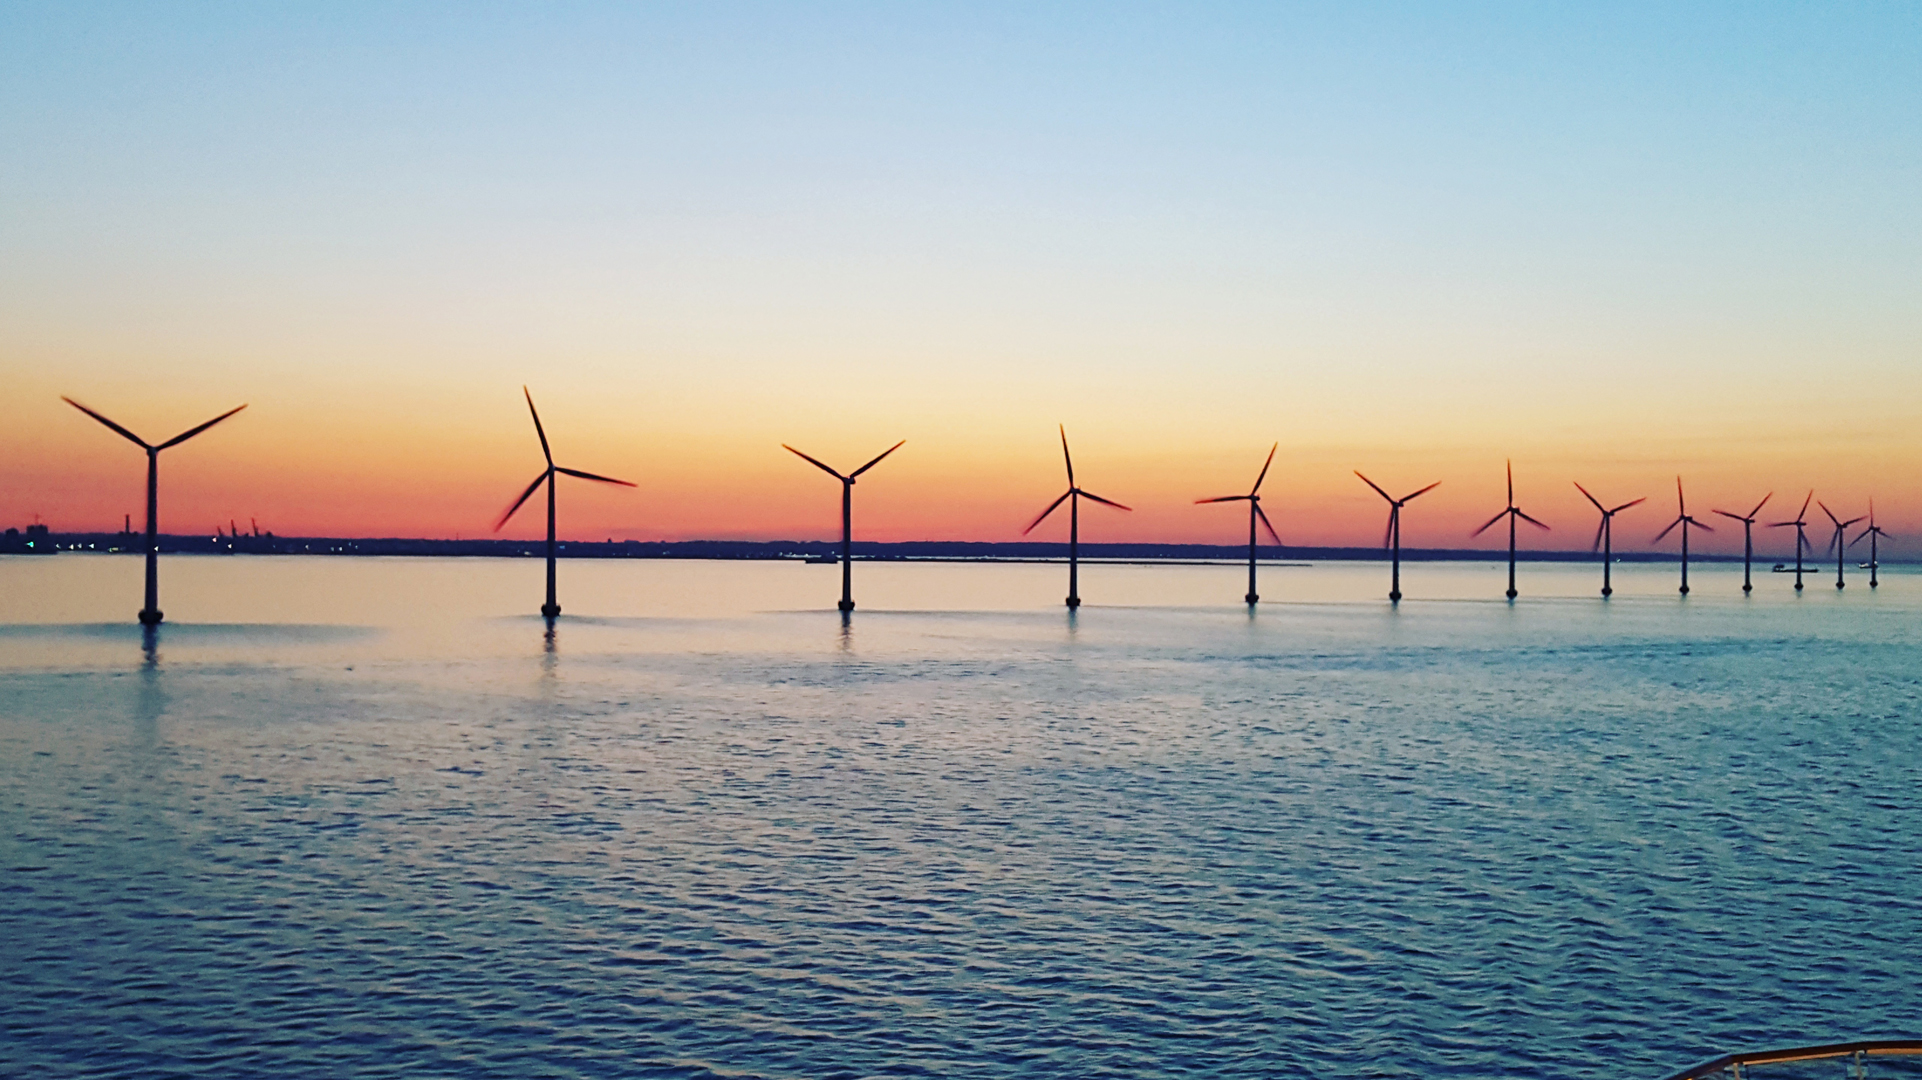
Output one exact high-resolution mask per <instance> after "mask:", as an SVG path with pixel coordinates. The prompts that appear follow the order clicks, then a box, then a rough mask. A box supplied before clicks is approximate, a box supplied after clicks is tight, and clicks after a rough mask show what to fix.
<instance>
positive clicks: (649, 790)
mask: <svg viewBox="0 0 1922 1080" xmlns="http://www.w3.org/2000/svg"><path fill="white" fill-rule="evenodd" d="M859 569H861V570H862V571H864V573H863V575H862V576H861V577H860V578H859V579H858V581H857V585H858V586H859V587H861V588H862V589H865V590H866V592H865V593H864V594H863V595H864V596H867V597H870V598H871V599H864V600H863V607H862V609H860V610H858V611H857V612H855V614H854V617H853V619H852V620H851V621H850V623H849V625H847V626H845V627H844V626H843V625H842V622H841V620H840V619H839V617H838V616H837V615H836V614H835V613H833V612H831V611H828V610H824V608H826V607H827V606H828V605H831V602H832V599H833V596H834V593H835V590H836V588H837V587H838V572H837V571H835V570H834V569H833V568H822V567H802V566H787V565H780V566H769V565H740V564H618V563H614V564H602V565H596V566H576V565H573V564H569V565H566V566H563V568H562V570H563V596H562V599H563V603H564V604H567V605H569V606H568V610H569V613H570V614H569V615H568V616H567V617H564V618H563V620H562V621H561V623H560V625H559V627H558V628H557V630H556V631H555V633H554V634H553V636H552V637H551V638H550V637H548V636H547V635H546V634H545V633H544V628H543V626H542V624H541V622H540V620H538V619H534V618H528V617H526V616H525V614H523V612H524V611H525V610H526V609H528V608H531V607H532V606H534V605H535V604H538V602H539V599H540V597H539V592H538V590H539V569H538V565H537V564H535V563H531V562H522V561H489V560H352V559H335V560H326V559H217V558H206V559H200V560H193V559H177V560H172V561H170V562H169V564H168V566H167V570H166V575H167V576H166V578H165V580H164V584H163V591H164V595H163V600H164V601H165V603H164V604H163V606H165V607H166V608H167V609H168V612H169V619H170V620H175V621H172V622H170V624H169V625H168V626H166V627H163V628H162V630H161V632H160V633H159V635H158V636H157V638H156V639H155V640H154V641H152V642H151V643H147V642H143V640H142V637H141V634H140V632H139V630H138V629H137V628H135V627H132V626H131V625H128V624H129V623H130V621H131V620H130V618H129V616H130V614H131V609H132V608H133V607H136V606H138V603H137V602H138V566H137V563H135V562H134V561H133V560H127V559H118V558H108V557H92V558H89V557H85V556H71V557H68V556H62V557H56V558H52V559H37V560H32V559H15V560H10V561H6V562H0V587H4V591H3V592H0V597H4V599H0V873H3V874H4V877H3V878H0V893H3V895H4V904H0V958H3V959H0V971H3V972H4V974H5V978H4V980H0V1039H3V1040H4V1045H3V1047H0V1061H4V1062H6V1063H7V1067H6V1071H7V1072H9V1073H10V1074H12V1075H21V1076H115V1077H122V1076H189V1077H202V1076H205V1077H216V1076H218V1077H232V1076H259V1075H288V1076H292V1075H302V1076H344V1075H353V1076H379V1075H408V1076H475V1077H531V1076H618V1075H633V1076H686V1077H730V1078H732V1077H864V1076H902V1075H916V1074H926V1075H935V1074H938V1075H943V1076H946V1075H957V1076H960V1075H965V1076H985V1077H1015V1076H1024V1077H1025V1076H1077V1077H1080V1076H1130V1077H1185V1076H1210V1077H1212V1076H1268V1075H1291V1074H1312V1075H1340V1076H1513V1075H1520V1074H1545V1075H1555V1076H1561V1077H1598V1078H1599V1077H1623V1076H1648V1077H1659V1076H1663V1075H1666V1074H1667V1073H1668V1072H1671V1071H1673V1070H1675V1069H1678V1068H1680V1067H1682V1066H1684V1065H1687V1064H1690V1063H1692V1062H1693V1061H1695V1060H1697V1059H1700V1058H1703V1057H1707V1056H1711V1055H1713V1054H1715V1053H1719V1052H1722V1051H1725V1050H1730V1049H1738V1048H1753V1047H1757V1046H1765V1045H1782V1044H1792V1043H1798V1042H1825V1041H1835V1040H1840V1039H1847V1038H1857V1037H1876V1036H1890V1035H1900V1034H1915V1033H1917V1032H1922V887H1918V885H1917V875H1916V873H1915V868H1916V867H1917V866H1918V865H1922V828H1918V822H1922V815H1919V814H1918V811H1922V794H1918V792H1922V752H1919V751H1922V738H1918V734H1917V720H1918V717H1922V661H1918V657H1919V656H1922V653H1918V645H1922V576H1916V575H1913V574H1905V573H1900V572H1885V576H1884V580H1883V584H1882V587H1881V588H1880V589H1878V590H1876V591H1874V592H1873V593H1872V592H1871V591H1870V590H1868V589H1867V588H1866V587H1865V585H1866V582H1864V581H1855V582H1852V583H1851V585H1850V588H1849V589H1848V590H1847V591H1846V592H1843V593H1837V592H1836V590H1834V589H1833V588H1832V586H1830V585H1829V584H1827V583H1826V582H1825V581H1824V580H1823V579H1821V578H1819V577H1815V576H1811V579H1810V580H1811V588H1810V589H1809V590H1808V591H1807V593H1805V594H1804V595H1803V596H1800V597H1797V596H1795V595H1794V594H1793V593H1792V592H1791V591H1790V590H1788V589H1787V587H1786V585H1785V583H1784V582H1783V581H1782V580H1781V579H1780V578H1779V577H1778V578H1769V577H1767V576H1766V575H1764V580H1763V581H1762V582H1761V584H1762V585H1763V589H1762V590H1761V592H1759V593H1758V594H1757V596H1756V597H1755V598H1752V599H1747V600H1745V599H1743V598H1742V597H1741V594H1740V592H1739V590H1738V588H1736V587H1734V586H1739V570H1738V571H1735V572H1734V573H1735V574H1736V575H1737V576H1736V577H1734V578H1731V577H1730V576H1729V575H1730V573H1731V572H1730V571H1728V570H1726V569H1715V570H1710V571H1703V570H1699V569H1698V572H1697V575H1696V585H1697V590H1696V592H1695V594H1694V595H1692V596H1691V597H1690V598H1689V599H1687V600H1686V601H1684V600H1681V599H1679V598H1677V597H1676V596H1675V594H1674V592H1673V581H1672V569H1662V568H1627V569H1624V570H1622V571H1620V572H1621V574H1622V575H1623V576H1622V578H1621V579H1618V582H1617V585H1618V588H1620V589H1622V594H1621V595H1618V596H1617V597H1616V598H1615V599H1614V600H1612V601H1610V602H1608V603H1607V604H1603V603H1602V602H1600V601H1598V600H1595V599H1593V598H1592V597H1591V596H1590V595H1589V594H1591V593H1592V590H1593V582H1591V581H1590V578H1591V576H1592V574H1591V568H1587V567H1537V568H1524V583H1523V588H1524V594H1525V595H1524V597H1523V598H1522V601H1521V602H1520V603H1518V604H1516V605H1513V606H1510V605H1508V604H1506V603H1502V602H1500V599H1499V590H1500V588H1501V587H1502V584H1503V582H1502V581H1501V580H1500V571H1499V570H1496V569H1493V568H1490V567H1478V566H1459V567H1422V568H1414V569H1411V570H1410V575H1409V579H1408V580H1407V581H1406V582H1405V584H1404V587H1405V588H1408V589H1409V591H1410V593H1411V596H1416V597H1418V598H1416V599H1411V600H1410V601H1407V602H1404V603H1403V604H1402V605H1401V608H1400V609H1399V610H1398V611H1397V610H1392V609H1389V608H1388V607H1387V605H1386V604H1385V603H1383V602H1382V601H1381V600H1380V599H1379V597H1378V593H1379V592H1380V591H1381V589H1380V586H1381V585H1382V582H1380V581H1378V580H1377V579H1378V578H1379V577H1380V576H1381V575H1380V573H1379V568H1374V567H1365V566H1364V567H1353V566H1349V567H1312V568H1305V569H1296V570H1290V571H1283V570H1275V571H1271V572H1269V573H1268V575H1267V576H1266V577H1265V578H1264V582H1263V586H1262V591H1263V594H1264V596H1268V597H1271V599H1272V601H1273V602H1270V603H1265V604H1264V606H1263V608H1262V610H1261V611H1260V612H1259V613H1256V614H1253V615H1250V614H1249V613H1248V612H1247V610H1246V609H1245V608H1243V607H1242V606H1241V605H1239V604H1236V603H1233V602H1232V601H1233V600H1234V599H1236V598H1238V597H1239V594H1240V592H1241V591H1242V588H1243V581H1242V579H1241V578H1240V577H1239V574H1240V571H1238V570H1235V569H1234V568H1232V567H1230V568H1211V567H1186V568H1174V567H1169V568H1129V567H1101V568H1091V569H1090V570H1088V571H1087V573H1086V574H1084V584H1083V588H1084V592H1085V593H1086V594H1087V595H1088V596H1089V603H1090V605H1091V606H1090V607H1087V608H1084V609H1083V610H1082V612H1081V613H1080V614H1079V616H1077V617H1076V618H1074V619H1072V620H1070V619H1069V618H1068V617H1067V616H1065V615H1064V614H1063V613H1062V612H1061V611H1060V609H1059V608H1058V606H1057V605H1058V601H1059V593H1060V591H1061V589H1060V585H1061V582H1060V581H1059V577H1060V573H1059V570H1058V568H1053V567H1045V566H1043V567H1026V566H1024V567H996V566H901V567H872V568H869V567H862V568H859ZM1491 575H1493V576H1492V577H1491ZM1418 590H1421V591H1425V592H1426V593H1427V594H1431V595H1432V596H1433V597H1434V598H1429V599H1423V598H1419V597H1420V596H1421V595H1422V592H1420V591H1418ZM1490 596H1492V597H1493V598H1494V599H1482V598H1481V597H1490ZM1104 599H1105V600H1107V601H1111V603H1109V605H1108V606H1099V605H1101V604H1102V603H1103V602H1104ZM1210 601H1226V602H1216V603H1213V604H1212V605H1211V604H1210ZM1832 1071H1833V1072H1835V1073H1836V1074H1837V1075H1840V1072H1841V1066H1840V1065H1839V1064H1838V1065H1835V1066H1834V1067H1833V1069H1832Z"/></svg>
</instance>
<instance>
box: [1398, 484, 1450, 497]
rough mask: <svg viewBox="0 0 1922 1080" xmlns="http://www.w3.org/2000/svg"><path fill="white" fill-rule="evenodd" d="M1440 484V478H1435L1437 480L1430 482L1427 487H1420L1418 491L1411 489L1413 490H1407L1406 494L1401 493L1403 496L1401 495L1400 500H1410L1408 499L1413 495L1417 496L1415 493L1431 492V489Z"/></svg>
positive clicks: (1424, 493)
mask: <svg viewBox="0 0 1922 1080" xmlns="http://www.w3.org/2000/svg"><path fill="white" fill-rule="evenodd" d="M1441 484H1442V482H1441V481H1440V480H1437V481H1435V482H1434V483H1432V484H1430V485H1428V486H1427V487H1425V488H1422V489H1421V490H1420V491H1413V492H1409V493H1408V494H1406V495H1403V496H1402V497H1401V501H1402V502H1407V501H1408V500H1410V499H1412V498H1414V497H1415V496H1417V495H1426V494H1427V493H1429V492H1431V491H1433V490H1435V489H1436V488H1438V487H1440V486H1441Z"/></svg>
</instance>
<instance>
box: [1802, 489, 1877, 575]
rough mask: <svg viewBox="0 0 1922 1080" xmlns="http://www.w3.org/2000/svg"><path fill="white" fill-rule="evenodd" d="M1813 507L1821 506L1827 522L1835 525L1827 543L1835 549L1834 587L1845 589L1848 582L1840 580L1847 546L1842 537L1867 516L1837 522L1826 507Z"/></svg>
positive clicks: (1818, 504)
mask: <svg viewBox="0 0 1922 1080" xmlns="http://www.w3.org/2000/svg"><path fill="white" fill-rule="evenodd" d="M1815 505H1817V506H1821V507H1822V513H1824V514H1827V515H1828V519H1829V521H1831V522H1833V523H1834V525H1835V536H1834V538H1832V539H1831V540H1830V541H1829V546H1830V547H1832V548H1834V549H1835V587H1836V588H1838V589H1841V588H1846V587H1847V586H1848V582H1846V581H1843V580H1842V562H1843V557H1844V556H1846V555H1847V554H1848V545H1847V544H1844V543H1843V542H1842V537H1843V534H1844V533H1845V532H1846V531H1847V530H1848V527H1849V526H1851V525H1853V524H1855V523H1856V522H1858V521H1866V520H1868V515H1867V514H1863V515H1862V516H1861V517H1852V518H1850V519H1848V520H1847V521H1837V520H1836V517H1835V514H1834V513H1833V512H1832V511H1830V510H1829V508H1828V507H1827V506H1823V505H1822V503H1820V502H1817V503H1816V504H1815Z"/></svg>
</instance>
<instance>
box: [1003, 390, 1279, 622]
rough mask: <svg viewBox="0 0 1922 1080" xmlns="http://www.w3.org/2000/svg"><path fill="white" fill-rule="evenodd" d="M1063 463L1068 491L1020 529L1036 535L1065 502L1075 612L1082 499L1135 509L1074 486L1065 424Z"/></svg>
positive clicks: (1071, 603) (1070, 591) (1070, 595)
mask: <svg viewBox="0 0 1922 1080" xmlns="http://www.w3.org/2000/svg"><path fill="white" fill-rule="evenodd" d="M1276 445H1277V446H1279V445H1280V444H1279V443H1277V444H1276ZM1061 460H1063V461H1065V462H1067V464H1068V490H1066V491H1064V492H1062V493H1061V497H1060V498H1059V499H1056V500H1055V501H1053V502H1051V503H1049V504H1048V508H1047V509H1046V510H1043V511H1041V516H1040V517H1037V518H1035V519H1034V520H1033V521H1030V522H1028V527H1027V528H1025V529H1022V530H1021V535H1023V536H1026V535H1028V534H1029V533H1031V532H1033V531H1034V527H1035V526H1036V525H1039V524H1041V523H1042V522H1043V521H1046V520H1047V519H1048V515H1049V514H1052V513H1054V511H1055V507H1057V506H1060V505H1061V504H1062V503H1064V502H1065V503H1067V504H1068V609H1069V610H1070V611H1072V610H1073V609H1075V608H1078V607H1080V606H1081V588H1080V581H1081V578H1080V569H1081V500H1083V499H1092V500H1094V501H1095V502H1098V503H1100V504H1101V505H1103V506H1112V507H1114V508H1115V509H1117V510H1131V509H1133V507H1128V506H1123V505H1121V504H1120V503H1118V502H1115V501H1114V500H1112V499H1104V498H1102V497H1101V496H1099V495H1096V494H1095V493H1094V492H1092V491H1083V490H1081V489H1080V488H1078V487H1076V486H1075V483H1074V457H1073V455H1071V454H1069V453H1068V428H1067V426H1066V425H1065V424H1064V425H1062V427H1061ZM1248 591H1249V592H1253V591H1254V590H1253V589H1250V590H1248Z"/></svg>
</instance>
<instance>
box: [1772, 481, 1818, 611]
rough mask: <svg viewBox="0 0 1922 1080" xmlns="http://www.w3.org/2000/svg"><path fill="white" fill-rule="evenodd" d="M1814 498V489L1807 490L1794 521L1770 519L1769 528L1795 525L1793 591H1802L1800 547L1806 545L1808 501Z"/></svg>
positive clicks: (1784, 527) (1807, 541)
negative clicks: (1806, 495) (1807, 494)
mask: <svg viewBox="0 0 1922 1080" xmlns="http://www.w3.org/2000/svg"><path fill="white" fill-rule="evenodd" d="M1814 498H1815V490H1814V489H1813V488H1811V489H1810V490H1809V497H1808V498H1806V499H1803V500H1802V509H1800V510H1797V511H1796V512H1795V520H1794V521H1771V522H1769V528H1771V529H1786V528H1788V527H1789V526H1790V525H1793V526H1795V591H1796V592H1801V591H1802V549H1803V548H1805V547H1807V546H1808V543H1809V538H1808V533H1807V531H1806V530H1807V529H1808V524H1809V523H1808V516H1809V503H1810V502H1811V501H1812V500H1813V499H1814Z"/></svg>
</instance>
